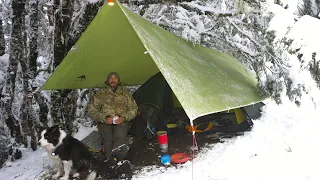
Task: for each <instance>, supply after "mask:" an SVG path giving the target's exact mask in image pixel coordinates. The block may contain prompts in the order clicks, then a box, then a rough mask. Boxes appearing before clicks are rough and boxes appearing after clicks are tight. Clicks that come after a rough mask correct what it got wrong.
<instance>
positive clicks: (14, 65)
mask: <svg viewBox="0 0 320 180" xmlns="http://www.w3.org/2000/svg"><path fill="white" fill-rule="evenodd" d="M25 2H26V1H25V0H13V1H12V11H13V17H12V33H11V42H10V58H9V66H8V70H7V72H8V75H7V77H6V84H5V88H4V93H3V94H4V96H5V98H4V102H3V103H4V109H3V113H4V119H5V122H6V124H7V126H8V128H9V129H10V132H11V136H12V137H14V138H15V141H16V142H17V143H22V142H23V138H22V135H21V129H20V123H19V121H18V120H17V119H16V118H15V114H13V109H12V102H13V99H14V95H15V90H16V85H15V83H16V76H17V70H18V62H19V60H20V59H24V58H25V54H24V47H23V43H21V42H23V40H24V38H23V37H24V32H25V29H24V27H25V26H24V23H25V21H24V15H25Z"/></svg>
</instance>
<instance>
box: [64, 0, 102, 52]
mask: <svg viewBox="0 0 320 180" xmlns="http://www.w3.org/2000/svg"><path fill="white" fill-rule="evenodd" d="M104 2H105V1H104V0H100V1H98V2H97V3H87V4H86V6H85V10H84V14H83V15H82V16H80V18H79V23H78V27H76V28H75V29H76V30H75V31H74V32H73V33H72V36H70V37H71V38H69V41H68V42H67V43H68V44H67V46H68V49H69V50H70V49H71V47H72V46H73V45H74V43H75V42H76V41H77V40H78V39H79V37H80V36H81V34H82V33H83V32H84V31H85V30H86V28H87V27H88V25H89V24H90V23H91V21H92V20H93V18H94V17H95V16H96V15H97V13H98V11H99V8H100V7H102V5H103V4H104Z"/></svg>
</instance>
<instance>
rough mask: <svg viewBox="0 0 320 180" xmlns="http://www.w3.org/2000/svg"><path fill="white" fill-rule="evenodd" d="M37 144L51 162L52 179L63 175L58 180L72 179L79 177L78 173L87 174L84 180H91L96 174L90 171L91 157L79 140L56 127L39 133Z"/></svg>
mask: <svg viewBox="0 0 320 180" xmlns="http://www.w3.org/2000/svg"><path fill="white" fill-rule="evenodd" d="M39 144H40V145H41V146H42V147H43V148H44V149H45V150H46V151H47V152H48V156H49V157H50V158H51V159H52V160H53V166H54V167H53V169H54V170H56V173H55V174H54V175H53V176H52V177H53V178H54V179H56V178H58V177H60V176H61V175H62V173H61V172H62V167H63V171H64V175H63V176H62V177H60V178H59V179H60V180H68V179H69V176H70V175H71V172H72V177H74V178H75V177H79V176H80V173H81V174H82V173H84V174H88V175H87V177H86V178H85V179H86V180H93V179H95V177H96V172H95V171H91V167H92V161H93V155H92V154H91V153H90V152H89V150H88V148H87V147H86V146H85V145H84V144H83V143H82V142H80V141H79V140H77V139H76V138H74V137H72V136H71V135H68V134H67V133H66V132H65V131H64V130H61V129H60V128H59V126H58V125H55V126H52V127H50V128H47V129H45V130H43V131H42V132H41V139H40V140H39Z"/></svg>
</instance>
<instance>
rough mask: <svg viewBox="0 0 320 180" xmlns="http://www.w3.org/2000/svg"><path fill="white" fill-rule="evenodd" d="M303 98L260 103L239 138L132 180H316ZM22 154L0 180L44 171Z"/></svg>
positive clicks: (313, 131)
mask: <svg viewBox="0 0 320 180" xmlns="http://www.w3.org/2000/svg"><path fill="white" fill-rule="evenodd" d="M305 98H306V99H304V100H303V101H302V105H301V107H300V108H298V107H297V106H296V105H294V104H292V103H291V102H289V101H287V102H284V104H283V105H280V106H278V105H276V104H275V103H274V102H273V101H269V102H266V106H264V107H263V109H262V112H263V113H262V116H261V118H260V119H257V120H255V121H254V128H253V129H252V131H250V132H247V133H246V134H245V135H244V136H239V137H234V138H231V139H226V140H225V142H224V143H218V144H214V145H209V146H208V147H207V148H204V149H203V150H202V151H201V152H200V153H199V154H198V155H197V157H196V159H195V160H194V162H193V165H192V162H190V161H189V162H187V163H185V164H183V165H181V166H179V168H178V169H176V168H175V167H168V168H165V167H162V168H160V169H159V167H156V166H150V167H145V168H144V169H142V170H141V171H140V172H136V173H135V175H134V177H133V179H146V180H147V179H148V180H149V179H158V180H160V179H174V178H182V179H192V176H193V179H214V180H270V179H279V180H283V179H290V180H296V179H297V180H304V179H308V180H309V179H320V174H319V173H318V166H317V164H318V162H320V155H319V152H320V142H319V140H318V137H320V131H319V128H320V121H319V120H318V116H319V115H318V112H319V108H318V109H317V108H314V104H313V103H311V102H310V101H309V100H308V97H307V96H306V97H305ZM91 130H92V129H91ZM91 130H89V131H91ZM89 131H88V129H85V128H84V127H81V129H80V131H79V133H78V134H77V135H76V137H79V138H81V137H84V136H85V134H87V133H88V132H89ZM22 152H23V158H22V159H21V160H19V161H16V162H9V163H7V164H6V166H7V167H4V168H2V169H0V174H1V177H3V178H4V179H6V180H13V179H15V180H33V179H37V177H39V176H40V174H41V173H42V171H46V169H48V164H49V163H50V162H49V160H48V158H47V157H46V152H45V151H43V150H42V149H39V150H37V151H35V152H32V150H31V149H23V151H22ZM159 164H160V162H159ZM192 172H193V173H192ZM1 179H2V178H1Z"/></svg>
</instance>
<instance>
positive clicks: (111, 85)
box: [110, 82, 118, 91]
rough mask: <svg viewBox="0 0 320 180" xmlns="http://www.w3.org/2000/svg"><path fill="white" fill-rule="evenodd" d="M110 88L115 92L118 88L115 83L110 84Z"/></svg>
mask: <svg viewBox="0 0 320 180" xmlns="http://www.w3.org/2000/svg"><path fill="white" fill-rule="evenodd" d="M110 87H111V89H112V90H113V91H116V89H117V87H118V84H117V83H113V82H112V83H110Z"/></svg>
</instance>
